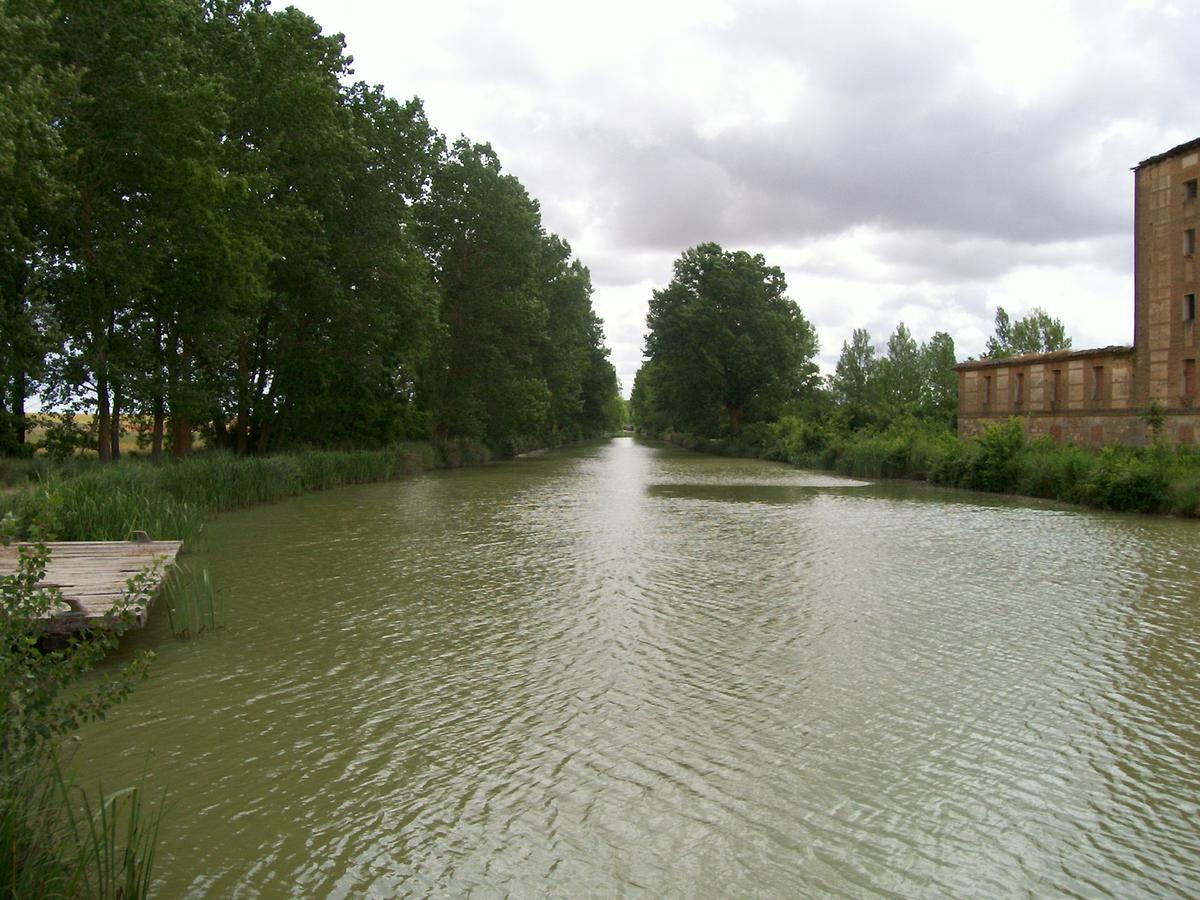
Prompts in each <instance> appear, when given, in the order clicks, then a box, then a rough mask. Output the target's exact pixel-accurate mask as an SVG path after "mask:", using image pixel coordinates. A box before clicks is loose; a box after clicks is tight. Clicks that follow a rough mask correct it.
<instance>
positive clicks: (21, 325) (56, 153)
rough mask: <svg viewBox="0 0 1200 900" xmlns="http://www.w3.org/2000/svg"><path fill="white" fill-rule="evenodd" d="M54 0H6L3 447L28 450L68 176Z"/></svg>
mask: <svg viewBox="0 0 1200 900" xmlns="http://www.w3.org/2000/svg"><path fill="white" fill-rule="evenodd" d="M52 13H53V8H52V5H51V4H49V3H47V2H44V0H8V2H5V3H3V4H0V85H3V88H0V97H2V100H0V454H5V453H17V452H22V451H27V450H28V448H27V447H25V446H24V445H25V430H26V429H25V401H26V398H27V397H28V396H29V395H30V393H31V392H32V387H33V382H34V380H35V379H36V378H38V376H39V375H40V373H41V370H42V365H43V361H44V359H45V356H46V354H47V352H49V350H50V349H51V342H50V340H49V330H50V329H49V323H48V319H47V315H46V308H45V305H44V302H43V301H44V295H43V292H42V287H43V286H44V281H45V270H46V239H47V231H48V229H49V228H50V226H51V224H52V220H53V217H54V215H55V213H56V209H57V205H58V203H60V202H61V200H62V196H63V192H64V190H65V185H64V182H63V166H64V164H65V161H66V156H65V153H64V147H63V144H62V140H61V135H60V132H59V129H58V128H57V127H55V120H56V117H57V112H58V111H59V110H60V109H61V107H62V105H63V104H64V103H65V102H66V101H67V100H68V98H69V97H70V96H71V93H72V91H73V90H74V87H75V79H74V77H73V76H72V73H71V72H70V71H69V70H67V69H66V68H64V67H63V66H62V65H61V64H60V62H59V60H58V53H57V48H56V44H55V36H54V30H53V22H54V17H53V15H52Z"/></svg>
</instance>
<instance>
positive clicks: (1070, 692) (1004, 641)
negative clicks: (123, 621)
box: [81, 439, 1200, 897]
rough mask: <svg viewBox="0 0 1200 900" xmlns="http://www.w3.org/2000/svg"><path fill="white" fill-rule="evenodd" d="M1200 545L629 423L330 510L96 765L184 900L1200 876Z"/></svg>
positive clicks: (281, 539)
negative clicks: (144, 786)
mask: <svg viewBox="0 0 1200 900" xmlns="http://www.w3.org/2000/svg"><path fill="white" fill-rule="evenodd" d="M1197 535H1198V532H1197V528H1196V525H1195V523H1191V522H1176V521H1170V520H1164V519H1149V518H1137V517H1123V516H1109V515H1100V514H1095V513H1088V512H1083V511H1079V510H1074V509H1070V508H1065V507H1062V506H1057V505H1053V504H1045V503H1030V502H1021V501H1016V500H1013V499H1010V498H1000V497H990V496H979V495H971V494H964V493H961V492H951V491H939V490H935V489H931V488H928V487H924V486H921V485H913V484H867V483H863V482H851V481H848V480H844V479H837V478H831V477H829V476H825V475H815V474H812V473H802V472H796V471H792V470H789V469H787V468H786V467H783V466H777V465H771V464H765V463H759V462H753V461H744V460H727V459H718V458H713V457H705V456H697V455H691V454H685V453H680V452H676V451H672V450H665V449H660V448H652V447H648V446H644V445H641V444H638V443H635V442H634V441H632V440H630V439H618V440H615V441H612V442H610V443H605V444H600V445H595V446H590V447H586V448H583V449H577V450H573V451H567V452H559V453H550V454H539V455H537V456H534V457H529V458H525V459H520V460H516V461H514V462H512V463H505V464H501V465H496V466H491V467H487V468H484V469H477V470H469V471H459V472H450V473H439V474H435V475H431V476H428V477H423V478H420V479H417V480H414V481H411V482H406V483H400V484H388V485H378V486H369V487H363V488H352V489H345V490H340V491H335V492H330V493H327V494H321V495H315V496H310V497H305V498H301V499H299V500H296V501H292V502H289V503H287V504H283V505H280V506H274V507H267V508H262V509H257V510H252V511H249V512H246V513H241V514H235V515H229V516H225V517H223V518H221V519H219V520H217V521H216V522H214V523H213V524H212V525H211V526H210V529H209V535H208V539H207V546H206V548H205V549H204V553H205V555H206V556H207V558H208V562H209V564H210V565H211V566H212V569H213V572H214V576H215V578H216V580H217V582H218V583H219V584H220V585H222V586H223V588H224V590H225V594H224V596H225V605H226V608H227V610H228V618H229V621H230V630H229V631H228V632H227V633H226V634H223V635H220V636H218V637H216V638H209V639H204V640H199V641H193V642H190V643H181V642H175V641H172V640H171V639H170V638H169V636H168V635H167V633H166V623H165V621H164V620H163V619H162V618H161V617H160V618H156V619H155V620H154V621H153V623H152V626H151V627H150V629H148V630H147V632H145V633H143V634H141V635H139V636H138V637H137V638H136V639H135V640H134V641H130V642H129V643H130V644H131V645H136V646H153V647H154V648H155V649H157V650H158V651H159V654H160V659H159V662H158V664H157V666H156V672H155V677H154V678H153V679H152V680H151V681H150V682H148V683H146V684H145V685H143V686H142V687H140V688H139V690H138V692H137V693H136V694H135V696H134V698H133V700H132V701H131V702H130V703H129V704H128V705H127V706H125V707H123V708H122V709H120V710H119V711H118V712H117V713H116V714H115V715H114V716H112V717H111V718H110V720H109V721H107V722H105V723H102V724H100V725H97V726H95V727H92V728H90V729H88V731H87V732H86V733H85V741H84V743H83V746H82V749H81V761H83V762H85V763H86V764H87V765H89V766H91V767H93V768H95V769H96V770H97V771H99V772H100V773H101V774H102V775H103V776H104V780H105V783H106V784H110V785H111V784H115V783H117V782H119V781H125V782H128V781H133V780H135V779H136V778H137V776H138V775H139V774H140V772H141V771H142V769H143V768H144V767H145V766H147V765H148V766H149V769H150V772H151V780H152V781H153V782H154V783H155V784H165V785H168V786H169V787H170V790H171V795H172V797H173V803H172V807H171V810H170V814H169V817H168V818H167V820H166V822H165V823H164V825H163V829H162V846H161V851H160V854H159V858H158V864H157V873H158V877H159V880H160V885H159V887H160V891H161V894H162V895H163V896H177V895H181V894H188V893H190V894H192V895H196V896H203V895H207V896H214V897H215V896H229V895H245V896H253V895H257V894H261V895H265V896H274V895H280V894H288V893H298V894H302V895H313V896H325V895H332V896H360V895H362V894H364V893H371V892H373V893H375V894H376V895H381V896H390V895H394V894H414V895H425V894H429V893H436V894H446V895H460V894H467V893H472V892H479V893H483V894H487V895H494V894H512V895H517V896H527V895H545V894H550V895H570V896H578V895H592V894H596V895H613V894H649V895H668V896H731V895H738V896H740V895H774V896H797V895H798V896H811V895H818V894H827V893H828V894H837V895H854V896H892V895H896V894H900V895H906V896H929V895H945V896H962V895H1012V894H1027V893H1036V894H1058V893H1063V894H1069V895H1094V894H1098V893H1100V894H1103V893H1115V894H1123V895H1128V894H1195V893H1197V892H1198V891H1200V831H1198V828H1197V825H1196V822H1197V821H1200V809H1197V799H1196V798H1197V796H1200V790H1198V788H1200V723H1198V714H1197V709H1198V708H1200V703H1198V701H1200V667H1198V666H1197V660H1198V659H1200V561H1198V560H1197V553H1196V547H1197V546H1198V542H1197ZM129 649H133V647H132V646H131V647H130V648H127V650H129ZM147 758H148V759H149V761H148V763H147Z"/></svg>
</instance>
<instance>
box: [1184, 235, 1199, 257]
mask: <svg viewBox="0 0 1200 900" xmlns="http://www.w3.org/2000/svg"><path fill="white" fill-rule="evenodd" d="M1195 253H1196V229H1195V228H1189V229H1187V230H1186V231H1184V233H1183V255H1184V256H1194V255H1195Z"/></svg>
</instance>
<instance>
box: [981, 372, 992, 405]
mask: <svg viewBox="0 0 1200 900" xmlns="http://www.w3.org/2000/svg"><path fill="white" fill-rule="evenodd" d="M991 402H992V376H991V375H984V376H983V405H984V406H987V405H988V404H989V403H991Z"/></svg>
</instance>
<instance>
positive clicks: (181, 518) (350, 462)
mask: <svg viewBox="0 0 1200 900" xmlns="http://www.w3.org/2000/svg"><path fill="white" fill-rule="evenodd" d="M487 460H488V453H487V450H486V448H484V447H482V445H478V444H473V443H470V442H465V441H456V442H453V443H447V444H442V445H439V446H436V447H435V446H434V445H431V444H422V443H409V444H399V445H396V446H393V447H389V448H387V449H384V450H363V451H331V450H330V451H326V450H309V451H305V452H301V453H294V454H286V455H279V456H267V457H238V456H234V455H232V454H229V453H221V452H209V453H201V454H197V455H196V456H194V457H191V458H189V459H186V460H184V461H182V462H178V463H167V464H163V465H154V464H151V463H149V462H148V461H145V460H139V459H130V460H126V461H123V462H121V463H120V464H118V465H100V464H97V463H89V462H86V461H68V462H67V463H65V464H63V465H61V466H55V465H52V464H49V463H44V462H42V461H40V460H32V461H28V460H27V461H23V463H24V464H26V466H27V467H28V471H26V472H25V474H26V475H27V476H29V477H32V478H33V479H34V480H33V481H32V482H29V483H28V486H27V487H25V488H23V489H18V490H17V491H15V492H12V491H10V492H8V493H5V494H0V515H3V514H4V513H5V512H12V513H13V514H14V515H15V516H16V519H17V522H18V527H19V529H20V533H21V534H22V535H27V534H29V532H30V530H31V528H33V526H35V525H37V526H40V528H41V532H42V533H43V534H46V535H52V536H53V537H54V538H55V539H56V540H62V541H85V540H110V541H122V540H128V539H129V537H130V536H131V535H132V534H133V532H135V531H144V532H146V533H147V534H149V535H150V536H151V537H153V538H155V539H156V540H182V541H185V542H188V541H192V540H194V539H195V538H196V537H197V536H198V535H199V533H200V530H201V528H202V526H203V523H204V520H205V519H206V518H208V517H209V516H211V515H213V514H216V513H220V512H226V511H228V510H233V509H241V508H244V507H250V506H256V505H258V504H260V503H272V502H276V501H279V500H284V499H286V498H288V497H294V496H297V495H299V494H303V493H306V492H308V491H315V490H326V489H328V488H333V487H339V486H342V485H349V484H362V483H366V482H373V481H387V480H390V479H394V478H401V477H405V476H409V475H413V474H416V473H418V472H421V471H424V470H426V469H432V468H439V467H454V466H461V465H470V464H475V463H479V462H486V461H487Z"/></svg>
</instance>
